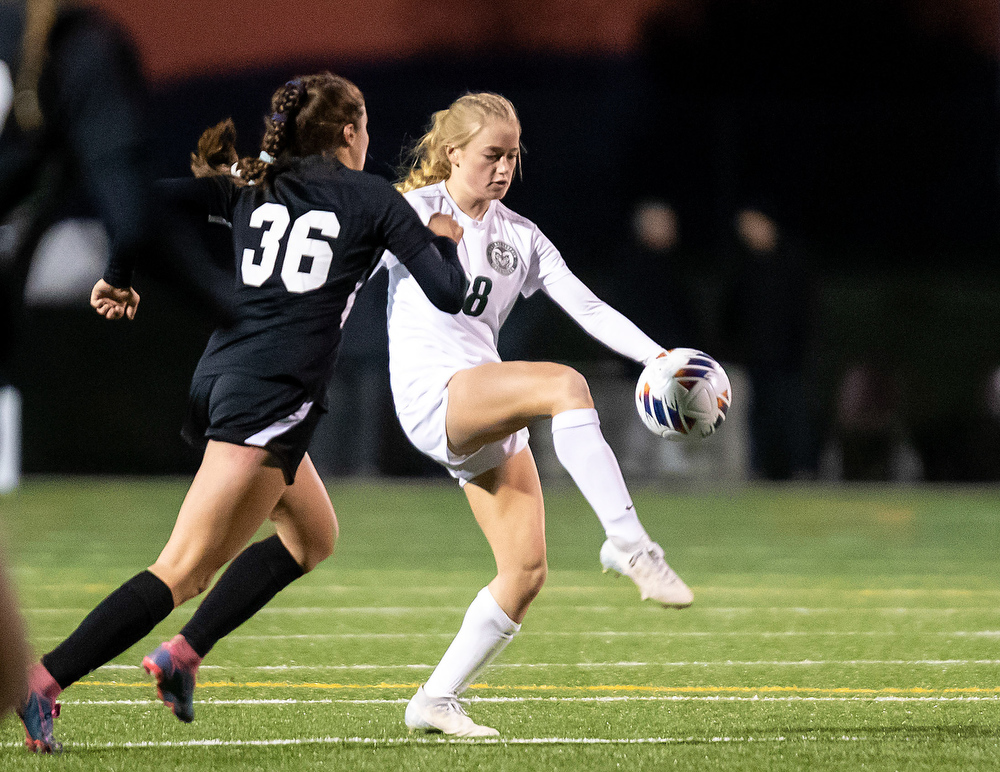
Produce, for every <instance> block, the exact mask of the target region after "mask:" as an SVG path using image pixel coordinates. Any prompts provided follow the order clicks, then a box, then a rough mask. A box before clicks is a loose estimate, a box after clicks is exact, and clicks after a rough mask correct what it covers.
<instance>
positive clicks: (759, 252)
mask: <svg viewBox="0 0 1000 772" xmlns="http://www.w3.org/2000/svg"><path fill="white" fill-rule="evenodd" d="M733 224H734V229H735V235H736V239H735V242H736V246H735V249H734V251H733V254H732V258H731V262H730V265H729V267H728V270H727V277H728V282H727V289H726V291H725V292H724V301H723V304H722V310H723V319H722V324H721V325H720V327H721V332H722V335H723V339H724V341H725V343H726V344H727V349H728V350H729V351H730V354H731V357H732V359H733V361H735V362H736V363H738V364H740V365H742V366H743V367H744V368H746V373H747V377H748V379H749V382H750V387H751V396H750V442H751V465H752V470H753V473H754V475H755V476H757V477H760V478H764V479H769V480H785V479H793V478H798V479H801V478H809V477H812V476H813V475H814V474H815V468H816V461H815V454H816V449H815V439H814V420H813V406H812V401H813V400H812V397H811V392H810V387H809V375H808V369H809V368H808V355H809V351H810V349H811V345H812V328H813V321H812V320H813V315H814V309H815V300H816V298H815V295H816V290H815V277H814V276H813V273H812V270H811V267H810V265H809V263H808V261H807V258H806V257H805V256H804V255H803V254H802V252H801V249H800V248H799V247H797V246H796V245H795V244H794V243H793V242H792V240H791V239H789V238H788V237H787V236H786V235H785V234H784V233H783V232H782V231H781V229H780V228H779V226H778V225H777V223H776V222H775V221H774V220H773V219H772V218H771V217H769V216H768V215H767V214H765V213H764V212H763V211H761V210H760V209H757V208H745V209H741V210H740V211H739V212H738V213H737V214H736V217H735V219H734V223H733Z"/></svg>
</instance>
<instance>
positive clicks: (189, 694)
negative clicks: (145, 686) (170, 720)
mask: <svg viewBox="0 0 1000 772" xmlns="http://www.w3.org/2000/svg"><path fill="white" fill-rule="evenodd" d="M200 664H201V657H199V656H198V655H197V654H196V653H195V651H194V649H192V648H191V644H189V643H188V642H187V639H186V638H184V636H183V635H175V636H174V637H173V638H171V639H170V640H169V641H167V642H166V643H161V644H160V645H159V646H158V647H157V649H156V651H154V652H153V653H152V654H149V655H147V656H145V657H143V658H142V666H143V668H144V669H145V670H146V672H147V673H149V674H150V675H151V676H153V678H155V679H156V693H157V694H158V695H159V697H160V699H161V700H163V704H164V705H166V706H167V707H168V708H170V710H172V711H173V713H174V715H175V716H177V718H178V719H180V720H181V721H183V722H185V723H190V722H191V721H194V684H195V676H196V675H197V673H198V665H200Z"/></svg>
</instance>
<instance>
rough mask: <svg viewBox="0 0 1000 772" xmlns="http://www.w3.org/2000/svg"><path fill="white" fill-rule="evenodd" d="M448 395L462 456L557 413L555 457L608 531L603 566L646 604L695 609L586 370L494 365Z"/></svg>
mask: <svg viewBox="0 0 1000 772" xmlns="http://www.w3.org/2000/svg"><path fill="white" fill-rule="evenodd" d="M448 398H449V402H448V437H449V440H450V441H451V443H452V445H453V446H454V447H453V449H455V450H457V451H458V452H462V453H469V452H472V451H473V450H475V449H477V448H478V447H481V446H482V444H484V443H485V442H490V441H494V440H496V439H500V438H502V437H505V436H506V435H507V434H510V433H512V432H514V431H517V430H518V429H521V428H523V427H524V426H527V425H529V424H530V423H531V422H533V421H534V420H536V419H538V418H541V417H546V416H551V417H552V440H553V445H554V447H555V451H556V457H557V458H558V459H559V462H560V463H561V464H562V465H563V466H564V467H565V469H566V471H567V472H569V474H570V476H571V477H572V478H573V481H574V482H575V483H576V485H577V487H578V488H579V489H580V492H581V493H582V494H583V496H584V498H585V499H586V500H587V502H588V503H589V504H590V506H591V507H592V508H593V510H594V513H595V514H596V515H597V518H598V520H600V522H601V525H602V527H603V528H604V533H605V536H606V541H605V542H604V545H603V546H602V548H601V553H600V560H601V565H602V566H603V569H604V570H605V571H608V570H613V571H615V572H617V573H619V574H621V575H623V576H627V577H628V578H629V579H631V580H632V581H633V582H635V584H636V586H637V587H638V588H639V593H640V597H641V598H642V599H643V600H646V599H652V600H655V601H657V602H658V603H660V604H662V605H664V606H667V607H671V608H685V607H687V606H690V605H691V603H692V601H693V600H694V594H693V593H692V592H691V589H690V588H689V587H688V586H687V585H686V584H685V583H684V582H683V581H682V580H681V579H680V577H679V576H677V574H676V573H675V572H674V571H673V569H671V568H670V566H669V565H668V564H667V562H666V560H665V559H664V555H663V550H662V548H660V546H659V545H658V544H656V543H655V542H654V541H653V540H652V539H651V538H650V537H649V536H648V535H647V533H646V529H645V528H643V526H642V523H641V522H640V520H639V516H638V514H637V512H636V510H635V505H634V504H633V502H632V497H631V496H630V495H629V492H628V488H627V487H626V485H625V478H624V477H623V475H622V472H621V467H620V466H619V464H618V459H617V458H616V457H615V454H614V452H613V451H612V450H611V447H610V446H609V445H608V443H607V441H606V440H605V438H604V435H603V433H602V432H601V428H600V419H599V418H598V415H597V411H596V410H595V409H594V402H593V398H592V397H591V394H590V389H589V387H588V385H587V381H586V379H585V378H584V377H583V376H582V375H581V374H580V373H578V372H577V371H576V370H574V369H573V368H571V367H566V366H565V365H560V364H555V363H551V362H497V363H489V364H485V365H480V366H478V367H473V368H471V369H469V370H463V371H461V372H458V373H456V374H455V375H454V377H453V378H452V379H451V382H450V383H449V384H448Z"/></svg>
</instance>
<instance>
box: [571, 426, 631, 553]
mask: <svg viewBox="0 0 1000 772" xmlns="http://www.w3.org/2000/svg"><path fill="white" fill-rule="evenodd" d="M552 442H553V444H554V445H555V450H556V457H557V458H558V459H559V462H560V463H561V464H562V465H563V466H564V467H565V468H566V471H567V472H569V474H570V477H572V478H573V482H575V483H576V487H577V488H579V489H580V493H582V494H583V497H584V498H585V499H587V501H588V502H589V503H590V506H591V507H593V508H594V512H595V513H596V514H597V519H598V520H600V521H601V525H602V526H604V532H605V533H606V534H607V535H608V537H610V538H612V539H614V540H615V541H616V542H618V543H619V546H623V545H625V544H635V543H636V542H638V541H639V540H640V539H642V537H643V536H645V535H646V529H645V528H643V527H642V523H640V522H639V516H638V515H636V513H635V506H633V504H632V497H631V496H629V494H628V488H626V487H625V478H624V477H622V470H621V467H619V466H618V459H617V458H615V454H614V451H612V450H611V447H610V446H609V445H608V443H607V441H606V440H605V439H604V435H603V434H601V421H600V419H599V418H598V417H597V411H596V410H594V409H593V408H580V409H577V410H565V411H563V412H562V413H556V415H554V416H552Z"/></svg>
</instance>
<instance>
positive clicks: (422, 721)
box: [404, 686, 500, 737]
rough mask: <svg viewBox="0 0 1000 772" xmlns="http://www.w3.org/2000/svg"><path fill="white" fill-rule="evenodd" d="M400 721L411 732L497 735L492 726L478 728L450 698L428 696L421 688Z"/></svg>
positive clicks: (457, 735)
mask: <svg viewBox="0 0 1000 772" xmlns="http://www.w3.org/2000/svg"><path fill="white" fill-rule="evenodd" d="M404 720H405V721H406V726H407V727H409V729H410V731H411V732H413V731H416V730H418V729H419V730H423V731H425V732H441V733H442V734H446V735H451V736H452V737H496V736H497V735H499V734H500V733H499V732H498V731H497V730H496V729H494V728H493V727H489V726H480V725H479V724H477V723H476V722H475V721H473V720H472V719H471V718H469V716H468V714H466V712H465V708H463V707H462V705H461V704H460V703H459V701H458V700H456V699H455V698H454V697H428V696H427V694H426V693H425V692H424V687H422V686H421V687H420V688H419V689H417V693H416V694H414V695H413V697H412V698H411V699H410V701H409V702H408V703H407V705H406V714H405V716H404Z"/></svg>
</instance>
